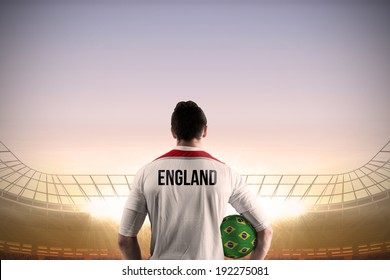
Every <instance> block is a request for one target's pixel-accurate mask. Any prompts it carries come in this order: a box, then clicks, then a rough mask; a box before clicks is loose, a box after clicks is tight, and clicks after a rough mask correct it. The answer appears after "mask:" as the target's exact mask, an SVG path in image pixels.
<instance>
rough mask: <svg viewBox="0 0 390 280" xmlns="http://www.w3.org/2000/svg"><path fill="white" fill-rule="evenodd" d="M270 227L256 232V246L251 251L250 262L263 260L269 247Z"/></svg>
mask: <svg viewBox="0 0 390 280" xmlns="http://www.w3.org/2000/svg"><path fill="white" fill-rule="evenodd" d="M272 233H273V231H272V227H271V226H268V227H267V228H265V229H264V230H261V231H258V232H256V246H255V248H254V249H253V251H252V254H251V260H264V258H265V256H266V255H267V253H268V250H269V247H270V246H271V240H272Z"/></svg>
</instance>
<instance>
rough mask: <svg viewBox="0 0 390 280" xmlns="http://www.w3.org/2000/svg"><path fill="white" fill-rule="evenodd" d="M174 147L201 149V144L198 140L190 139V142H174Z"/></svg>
mask: <svg viewBox="0 0 390 280" xmlns="http://www.w3.org/2000/svg"><path fill="white" fill-rule="evenodd" d="M176 145H177V146H186V147H195V148H201V147H202V143H201V140H200V139H199V140H198V139H196V138H195V139H192V140H190V141H186V140H177V141H176Z"/></svg>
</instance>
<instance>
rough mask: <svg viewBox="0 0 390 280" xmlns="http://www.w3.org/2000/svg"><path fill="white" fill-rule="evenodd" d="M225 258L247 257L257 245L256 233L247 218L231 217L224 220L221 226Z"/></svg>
mask: <svg viewBox="0 0 390 280" xmlns="http://www.w3.org/2000/svg"><path fill="white" fill-rule="evenodd" d="M220 230H221V236H222V245H223V252H224V254H225V257H228V258H232V259H239V258H242V257H245V256H246V255H248V254H249V253H250V252H252V250H253V248H254V247H255V245H256V231H255V230H254V229H253V227H252V225H251V224H250V223H249V221H248V220H247V219H245V217H243V216H241V215H230V216H226V217H225V218H223V221H222V223H221V226H220Z"/></svg>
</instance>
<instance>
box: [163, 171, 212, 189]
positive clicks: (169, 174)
mask: <svg viewBox="0 0 390 280" xmlns="http://www.w3.org/2000/svg"><path fill="white" fill-rule="evenodd" d="M216 183H217V171H216V170H158V185H159V186H193V185H196V186H214V185H215V184H216Z"/></svg>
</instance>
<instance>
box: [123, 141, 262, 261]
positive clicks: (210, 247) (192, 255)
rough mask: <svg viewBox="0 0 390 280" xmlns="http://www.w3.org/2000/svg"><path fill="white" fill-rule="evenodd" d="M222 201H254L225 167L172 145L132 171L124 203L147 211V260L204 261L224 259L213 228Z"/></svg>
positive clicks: (241, 206)
mask: <svg viewBox="0 0 390 280" xmlns="http://www.w3.org/2000/svg"><path fill="white" fill-rule="evenodd" d="M228 203H230V204H231V205H232V206H233V207H234V208H235V209H236V210H237V212H238V213H243V212H246V211H250V210H252V209H254V208H256V207H257V206H258V204H257V202H256V199H255V196H254V195H253V194H252V193H251V192H250V191H249V190H248V188H247V187H246V184H245V182H244V181H243V180H242V178H241V176H240V175H238V174H237V173H235V172H233V171H232V169H231V168H229V167H228V166H227V165H225V164H224V163H222V162H220V161H219V160H217V159H215V158H213V157H212V156H211V155H210V154H208V153H206V152H205V151H203V150H201V149H199V148H193V147H184V146H178V147H176V148H175V149H173V150H172V151H170V152H168V153H166V154H165V155H163V156H161V157H159V158H157V159H156V160H154V161H153V162H151V163H149V164H148V165H146V166H145V167H143V168H142V169H141V170H140V171H139V172H138V173H137V175H136V176H135V178H134V182H133V184H132V187H131V191H130V194H129V197H128V199H127V202H126V205H125V208H128V209H131V210H134V211H137V212H140V213H147V214H148V215H149V220H150V222H151V228H152V240H151V249H150V250H151V252H150V253H151V259H171V260H172V259H191V260H195V259H203V260H204V259H223V258H224V254H223V245H222V240H221V234H220V229H219V227H220V224H221V222H222V219H223V217H224V215H225V213H226V208H227V204H228ZM265 220H266V217H264V221H265Z"/></svg>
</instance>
